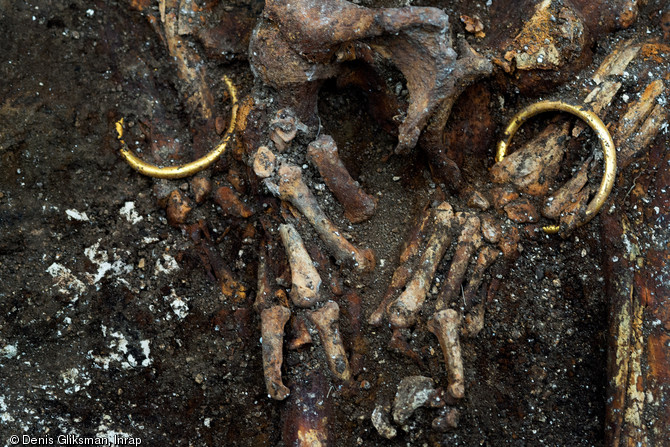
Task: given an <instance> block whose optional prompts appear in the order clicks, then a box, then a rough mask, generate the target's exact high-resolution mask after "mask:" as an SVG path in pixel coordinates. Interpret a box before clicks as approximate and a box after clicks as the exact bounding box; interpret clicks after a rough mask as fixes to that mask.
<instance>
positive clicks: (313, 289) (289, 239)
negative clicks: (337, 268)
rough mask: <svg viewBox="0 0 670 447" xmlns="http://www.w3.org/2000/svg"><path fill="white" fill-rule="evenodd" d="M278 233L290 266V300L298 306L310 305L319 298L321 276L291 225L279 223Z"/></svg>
mask: <svg viewBox="0 0 670 447" xmlns="http://www.w3.org/2000/svg"><path fill="white" fill-rule="evenodd" d="M279 233H280V234H281V238H282V242H283V243H284V248H285V249H286V253H287V254H288V262H289V265H290V266H291V283H292V287H291V292H290V295H291V301H293V304H294V305H296V306H299V307H312V306H313V305H314V304H315V303H316V302H317V301H319V299H320V295H319V288H320V287H321V276H319V272H317V271H316V268H314V264H313V263H312V258H310V257H309V254H308V253H307V250H306V249H305V245H304V244H303V242H302V238H301V237H300V234H298V232H297V231H296V229H295V228H294V227H293V225H290V224H282V225H280V226H279Z"/></svg>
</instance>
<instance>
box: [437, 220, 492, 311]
mask: <svg viewBox="0 0 670 447" xmlns="http://www.w3.org/2000/svg"><path fill="white" fill-rule="evenodd" d="M458 217H459V221H461V222H463V230H462V231H461V235H460V236H459V237H458V244H457V247H456V252H455V253H454V257H453V259H452V261H451V267H449V274H448V275H447V280H446V281H445V282H444V283H443V284H442V287H441V288H440V293H439V295H438V297H437V303H436V309H438V310H441V309H445V308H446V307H447V304H449V302H450V301H451V300H452V299H453V298H454V297H455V296H456V293H457V291H459V290H460V287H461V283H462V282H463V277H464V276H465V271H466V270H467V268H468V264H469V263H470V258H471V257H472V254H473V253H474V251H475V250H476V249H478V248H479V246H480V245H481V240H482V238H481V235H480V233H479V228H480V222H479V218H478V217H477V216H474V215H469V214H464V213H459V216H458Z"/></svg>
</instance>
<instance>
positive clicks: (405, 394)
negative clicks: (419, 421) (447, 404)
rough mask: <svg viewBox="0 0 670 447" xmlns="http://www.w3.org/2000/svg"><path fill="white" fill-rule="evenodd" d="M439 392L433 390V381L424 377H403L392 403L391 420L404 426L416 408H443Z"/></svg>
mask: <svg viewBox="0 0 670 447" xmlns="http://www.w3.org/2000/svg"><path fill="white" fill-rule="evenodd" d="M443 405H444V402H443V401H442V399H441V398H440V391H439V390H438V389H435V384H434V382H433V379H431V378H430V377H424V376H409V377H405V378H404V379H402V380H401V381H400V383H399V384H398V391H396V394H395V399H394V401H393V420H394V421H395V422H396V423H397V424H401V425H402V424H404V423H405V422H407V420H408V419H409V417H410V416H412V414H414V412H415V411H416V410H417V408H420V407H423V406H431V407H436V406H443Z"/></svg>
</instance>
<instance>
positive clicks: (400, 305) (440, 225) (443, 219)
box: [386, 202, 479, 327]
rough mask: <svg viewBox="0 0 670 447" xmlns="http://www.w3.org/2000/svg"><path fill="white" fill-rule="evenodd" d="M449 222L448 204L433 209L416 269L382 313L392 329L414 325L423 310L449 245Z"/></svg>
mask: <svg viewBox="0 0 670 447" xmlns="http://www.w3.org/2000/svg"><path fill="white" fill-rule="evenodd" d="M453 218H454V214H453V210H452V209H451V205H449V203H447V202H443V203H442V204H440V205H439V206H438V207H437V208H436V209H435V218H434V219H435V222H434V223H435V225H434V227H433V233H432V234H431V236H430V237H429V238H428V242H426V248H425V251H424V252H423V255H422V256H421V259H420V260H419V265H418V266H417V269H416V271H415V272H414V275H413V276H412V279H411V280H410V281H409V283H408V284H407V286H406V287H405V290H404V291H403V292H402V293H401V294H400V296H399V297H398V298H397V299H395V300H394V301H393V302H391V303H390V304H389V306H388V308H387V310H386V312H387V314H388V317H389V321H390V323H391V325H392V326H394V327H408V326H411V325H412V324H413V323H414V321H415V319H416V315H417V313H418V312H419V311H420V310H421V308H422V307H423V303H424V301H425V299H426V294H427V293H428V290H429V289H430V285H431V283H432V282H433V277H434V276H435V271H436V270H437V266H438V265H439V264H440V261H441V260H442V257H443V256H444V253H445V252H446V251H447V248H448V247H449V244H450V243H451V234H450V233H451V232H450V231H449V230H450V228H451V225H452V221H453ZM477 229H479V219H477Z"/></svg>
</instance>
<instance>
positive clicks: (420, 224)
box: [368, 208, 433, 326]
mask: <svg viewBox="0 0 670 447" xmlns="http://www.w3.org/2000/svg"><path fill="white" fill-rule="evenodd" d="M432 213H433V210H431V209H430V208H427V209H425V210H424V212H423V214H422V215H421V216H420V218H419V219H418V220H417V222H416V224H415V225H414V226H413V228H412V230H411V231H410V232H409V236H408V237H407V239H406V240H405V242H404V243H403V247H402V248H401V251H400V257H399V261H398V262H399V265H398V267H397V268H396V270H395V271H394V272H393V277H392V278H391V284H389V286H388V288H387V289H386V293H385V294H384V298H383V299H382V301H381V303H379V306H377V309H375V311H374V312H373V313H372V315H370V318H369V319H368V323H369V324H371V325H372V326H379V325H380V324H382V320H383V318H384V315H385V313H386V308H387V307H388V305H389V303H390V302H391V299H392V298H393V295H395V293H396V292H397V291H399V290H400V289H401V288H403V287H405V284H407V281H409V279H410V277H411V276H412V272H413V267H412V263H411V262H410V260H412V259H413V258H415V257H416V256H418V253H419V248H420V247H422V246H423V240H424V236H425V233H426V229H427V227H428V226H429V223H430V222H431V221H432V220H433V219H431V217H432Z"/></svg>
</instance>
